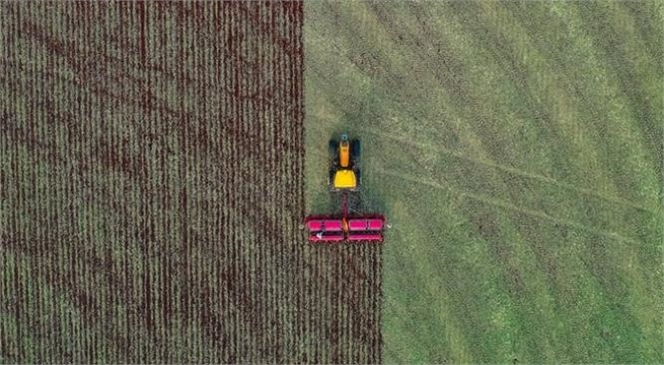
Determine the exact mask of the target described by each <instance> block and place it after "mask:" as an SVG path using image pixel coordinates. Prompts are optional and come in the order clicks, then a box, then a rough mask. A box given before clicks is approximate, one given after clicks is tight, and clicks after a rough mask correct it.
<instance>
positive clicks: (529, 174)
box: [365, 130, 660, 215]
mask: <svg viewBox="0 0 664 365" xmlns="http://www.w3.org/2000/svg"><path fill="white" fill-rule="evenodd" d="M365 132H367V133H369V134H374V135H378V136H381V137H386V138H388V139H391V140H394V141H399V142H402V143H405V144H409V145H411V146H414V147H419V148H422V149H428V150H431V151H436V152H442V153H445V154H447V155H450V156H453V157H457V158H460V159H463V160H466V161H470V162H474V163H477V164H480V165H485V166H490V167H493V168H496V169H499V170H503V171H507V172H510V173H513V174H517V175H521V176H525V177H528V178H531V179H534V180H539V181H543V182H547V183H550V184H553V185H556V186H559V187H561V188H564V189H568V190H574V191H577V192H580V193H582V194H587V195H591V196H594V197H597V198H600V199H603V200H606V201H608V202H611V203H615V204H618V205H622V206H627V207H632V208H635V209H639V210H642V211H645V212H648V213H651V214H654V215H658V214H660V212H659V211H657V210H652V209H651V208H649V207H646V206H643V205H641V204H638V203H634V202H631V201H628V200H624V199H620V198H615V197H611V196H607V195H603V194H600V193H597V192H595V191H593V190H590V189H586V188H580V187H578V186H575V185H572V184H569V183H565V182H562V181H558V180H556V179H554V178H552V177H548V176H544V175H540V174H536V173H532V172H528V171H523V170H520V169H517V168H514V167H510V166H505V165H501V164H499V163H497V162H495V161H492V160H488V159H484V158H477V157H471V156H468V155H465V154H463V153H461V152H459V151H454V150H450V149H448V148H445V147H440V146H438V147H432V146H429V145H425V144H423V143H418V142H415V141H412V140H409V139H407V138H405V137H401V136H395V135H394V134H387V133H378V132H374V131H370V130H365Z"/></svg>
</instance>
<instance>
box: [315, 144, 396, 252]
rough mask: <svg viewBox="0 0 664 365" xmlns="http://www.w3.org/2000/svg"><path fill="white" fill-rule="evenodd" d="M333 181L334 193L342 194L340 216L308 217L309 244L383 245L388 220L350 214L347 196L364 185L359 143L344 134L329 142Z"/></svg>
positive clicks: (331, 179) (331, 183)
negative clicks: (360, 166) (354, 243)
mask: <svg viewBox="0 0 664 365" xmlns="http://www.w3.org/2000/svg"><path fill="white" fill-rule="evenodd" d="M329 147H330V155H331V156H330V159H331V168H330V178H329V185H330V189H331V190H332V192H333V193H339V192H340V193H341V194H342V196H341V202H342V206H341V214H338V215H332V216H308V217H306V218H305V226H306V229H307V231H308V233H309V236H308V239H309V242H310V243H343V242H357V243H381V242H383V230H384V228H385V226H386V225H385V217H383V216H382V215H379V214H359V215H358V214H355V212H353V214H350V213H349V209H348V195H349V194H359V193H358V191H359V190H360V187H361V185H362V178H361V175H360V168H359V160H360V141H359V140H357V139H354V140H349V138H348V134H346V133H343V134H342V135H341V139H340V140H339V141H337V140H331V141H330V145H329Z"/></svg>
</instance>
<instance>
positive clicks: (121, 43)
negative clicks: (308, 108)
mask: <svg viewBox="0 0 664 365" xmlns="http://www.w3.org/2000/svg"><path fill="white" fill-rule="evenodd" d="M0 6H1V7H0V9H1V10H0V27H1V28H0V29H2V33H0V36H1V37H2V39H1V41H0V42H1V43H0V45H1V48H0V65H1V67H0V90H2V94H3V97H2V98H1V99H0V113H1V114H0V117H1V118H0V157H1V158H0V234H1V235H0V240H1V241H0V243H1V245H0V249H1V252H0V254H1V256H0V263H2V265H0V266H1V270H2V271H3V273H2V281H1V282H0V292H1V293H2V294H3V295H2V297H1V298H0V304H1V316H0V359H2V362H7V363H14V362H21V363H26V362H27V363H33V362H39V363H63V362H85V363H88V362H95V363H98V362H113V363H174V362H194V363H201V362H206V363H219V362H225V363H241V362H260V363H272V362H276V363H305V362H306V363H377V362H380V360H381V341H382V340H381V335H380V308H381V287H380V283H381V260H380V258H381V252H380V251H381V248H380V247H377V246H344V247H310V246H308V245H307V244H306V243H305V240H304V234H303V232H301V231H300V230H299V227H298V226H299V223H300V221H301V219H302V217H303V214H304V208H303V207H304V196H303V163H304V145H303V133H304V130H303V120H304V115H303V82H302V81H303V80H302V75H303V61H304V60H303V48H302V47H303V43H302V20H303V16H302V12H303V4H302V3H300V2H285V3H268V2H260V3H259V2H247V3H237V2H233V3H231V2H224V3H211V2H205V3H189V2H187V3H154V4H149V3H129V2H120V3H99V4H95V3H88V2H85V3H83V2H76V3H23V4H21V3H18V2H8V3H3V4H1V5H0Z"/></svg>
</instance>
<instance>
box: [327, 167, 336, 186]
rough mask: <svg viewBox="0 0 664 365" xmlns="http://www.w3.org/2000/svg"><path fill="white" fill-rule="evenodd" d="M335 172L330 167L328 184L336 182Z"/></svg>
mask: <svg viewBox="0 0 664 365" xmlns="http://www.w3.org/2000/svg"><path fill="white" fill-rule="evenodd" d="M334 173H335V170H334V169H330V177H329V179H328V180H327V184H328V185H330V186H332V184H334Z"/></svg>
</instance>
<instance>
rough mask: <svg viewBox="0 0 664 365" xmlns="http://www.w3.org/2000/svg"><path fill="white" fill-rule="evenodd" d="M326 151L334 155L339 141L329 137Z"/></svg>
mask: <svg viewBox="0 0 664 365" xmlns="http://www.w3.org/2000/svg"><path fill="white" fill-rule="evenodd" d="M327 148H328V151H329V152H330V155H332V156H334V155H336V154H337V148H339V141H337V140H335V139H331V140H330V141H329V142H328V147H327Z"/></svg>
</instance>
